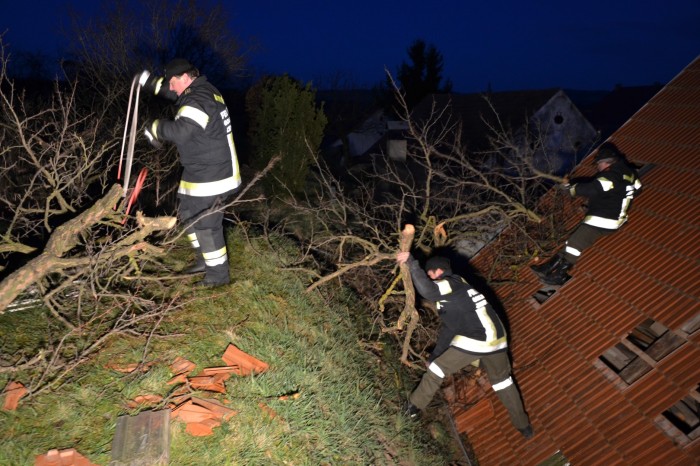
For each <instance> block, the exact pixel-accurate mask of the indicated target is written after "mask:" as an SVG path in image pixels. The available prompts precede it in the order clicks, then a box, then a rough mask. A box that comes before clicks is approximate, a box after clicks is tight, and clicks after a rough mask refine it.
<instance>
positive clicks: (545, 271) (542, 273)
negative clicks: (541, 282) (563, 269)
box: [530, 254, 564, 278]
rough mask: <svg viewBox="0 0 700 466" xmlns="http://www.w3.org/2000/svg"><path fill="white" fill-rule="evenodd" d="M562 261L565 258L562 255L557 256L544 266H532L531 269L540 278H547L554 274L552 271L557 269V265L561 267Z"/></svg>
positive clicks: (544, 263) (543, 264)
mask: <svg viewBox="0 0 700 466" xmlns="http://www.w3.org/2000/svg"><path fill="white" fill-rule="evenodd" d="M562 259H564V258H563V257H562V256H561V254H557V255H556V256H552V257H551V258H550V259H549V260H548V261H546V262H543V263H542V264H536V265H531V266H530V269H531V270H532V271H533V272H534V274H535V275H537V276H538V277H540V278H542V277H546V276H547V275H549V274H550V273H551V272H552V270H553V269H554V268H555V267H557V265H559V262H560V261H561V260H562Z"/></svg>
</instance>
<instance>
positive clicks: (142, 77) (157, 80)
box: [139, 70, 163, 95]
mask: <svg viewBox="0 0 700 466" xmlns="http://www.w3.org/2000/svg"><path fill="white" fill-rule="evenodd" d="M139 86H141V87H142V88H143V89H144V91H146V92H147V93H148V94H153V95H157V94H158V93H159V92H160V89H161V87H162V86H163V78H162V77H159V76H151V72H150V71H148V70H143V71H142V72H141V74H139Z"/></svg>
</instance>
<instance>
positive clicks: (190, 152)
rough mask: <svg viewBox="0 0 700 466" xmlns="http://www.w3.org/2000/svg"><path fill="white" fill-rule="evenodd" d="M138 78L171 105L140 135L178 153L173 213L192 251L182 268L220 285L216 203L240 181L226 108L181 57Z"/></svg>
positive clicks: (224, 268)
mask: <svg viewBox="0 0 700 466" xmlns="http://www.w3.org/2000/svg"><path fill="white" fill-rule="evenodd" d="M139 82H140V84H141V85H142V86H143V87H144V88H145V89H146V90H148V91H150V92H152V93H154V94H156V95H159V96H161V97H165V98H168V99H170V100H174V101H175V104H176V106H177V113H176V116H175V118H174V119H173V120H166V119H162V120H154V121H149V122H147V123H146V128H145V135H146V137H147V138H148V140H149V141H150V142H151V143H152V144H154V145H159V143H160V142H161V141H169V142H173V143H175V145H176V146H177V149H178V152H179V154H180V163H181V165H182V167H183V173H182V178H181V180H180V186H179V189H178V198H179V201H180V202H179V207H178V216H179V217H180V221H181V222H182V224H183V225H184V226H185V229H186V233H187V237H188V239H189V240H190V244H191V245H192V247H194V248H195V256H196V263H195V265H194V266H192V267H190V268H188V269H186V270H185V273H198V272H205V276H204V279H203V280H202V281H201V282H199V283H198V285H199V286H205V287H215V286H221V285H225V284H227V283H229V281H230V278H229V265H228V254H227V252H226V242H225V239H224V232H223V218H224V214H223V210H222V208H223V204H224V203H225V201H226V199H227V198H228V197H230V196H231V195H232V194H233V193H234V192H235V191H236V190H237V189H238V187H239V186H240V185H241V175H240V172H239V168H238V158H237V156H236V147H235V145H234V142H233V134H232V133H231V117H230V115H229V112H228V108H227V107H226V104H225V103H224V99H223V97H222V96H221V93H220V92H219V91H218V90H217V89H216V88H215V87H214V86H213V85H212V84H211V83H209V81H207V78H206V76H200V75H199V71H198V70H197V68H195V67H194V66H193V65H192V64H191V63H190V62H189V61H187V60H184V59H181V58H176V59H174V60H172V61H170V62H169V63H168V64H167V65H166V66H165V76H164V77H162V78H161V77H157V76H151V75H150V73H149V72H148V71H144V72H143V73H142V74H141V76H140V81H139Z"/></svg>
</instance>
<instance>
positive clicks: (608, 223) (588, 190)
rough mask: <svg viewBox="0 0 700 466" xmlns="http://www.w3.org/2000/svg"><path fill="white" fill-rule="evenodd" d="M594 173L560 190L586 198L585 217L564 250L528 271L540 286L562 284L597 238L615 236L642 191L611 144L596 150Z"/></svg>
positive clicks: (622, 158) (630, 169)
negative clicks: (593, 175)
mask: <svg viewBox="0 0 700 466" xmlns="http://www.w3.org/2000/svg"><path fill="white" fill-rule="evenodd" d="M594 161H595V163H596V168H597V174H596V176H595V177H593V178H590V179H586V180H581V181H579V182H576V183H573V184H570V185H569V184H565V185H562V186H561V187H562V188H564V189H567V190H568V191H569V193H570V194H571V196H583V197H586V198H587V199H588V209H587V212H586V216H585V217H584V219H583V221H582V222H581V223H580V224H579V226H578V227H577V228H576V230H574V232H573V233H572V235H571V236H570V237H569V239H568V240H567V241H566V245H565V246H564V249H563V251H561V252H560V253H559V254H557V255H555V256H554V257H552V258H551V259H550V260H549V261H547V262H545V263H543V264H539V265H532V266H530V268H531V269H532V271H533V272H534V273H535V275H537V276H538V277H539V279H540V281H542V282H543V283H545V284H547V285H563V284H564V283H565V282H566V281H567V280H568V279H569V278H571V277H570V276H569V274H568V271H569V269H571V267H573V266H574V264H576V262H577V261H578V260H579V258H580V257H581V254H582V253H583V251H584V250H585V249H586V248H588V247H590V246H592V245H593V243H595V242H596V241H597V240H598V239H599V238H601V237H603V236H607V235H610V234H612V233H615V232H616V231H617V230H619V229H620V227H622V225H624V224H625V222H626V221H627V213H628V210H629V207H630V204H631V203H632V199H633V198H634V195H635V194H636V193H637V191H639V189H641V187H642V183H641V182H640V181H639V178H638V176H637V172H636V170H635V169H634V168H633V167H631V166H630V165H629V164H628V163H627V160H626V158H625V156H624V154H623V153H622V152H620V150H619V149H618V148H617V147H616V146H615V145H614V144H613V143H610V142H606V143H605V144H603V145H602V146H600V148H599V149H598V153H597V154H596V155H595V157H594Z"/></svg>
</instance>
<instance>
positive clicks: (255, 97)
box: [246, 75, 327, 196]
mask: <svg viewBox="0 0 700 466" xmlns="http://www.w3.org/2000/svg"><path fill="white" fill-rule="evenodd" d="M246 107H247V110H248V114H249V116H250V129H249V136H250V141H251V145H252V149H253V166H254V167H255V168H257V169H262V168H264V167H265V166H266V165H267V164H268V163H269V161H270V160H271V159H272V158H273V157H276V156H280V160H279V161H278V162H277V164H276V165H275V167H274V168H273V169H272V171H271V173H270V174H269V175H268V176H267V177H266V178H265V180H263V184H264V186H265V189H266V191H267V193H268V194H269V195H272V196H284V195H285V193H288V192H291V193H292V194H298V193H302V192H303V191H304V189H305V187H306V175H307V173H308V171H309V165H310V163H311V161H312V158H313V154H314V153H316V152H318V148H319V146H320V144H321V139H322V138H323V130H324V128H325V126H326V122H327V120H326V116H325V115H324V113H323V108H316V91H315V90H313V89H312V88H311V84H310V83H309V84H306V85H305V86H302V85H301V84H300V83H299V82H298V81H296V80H294V79H292V78H290V77H289V76H287V75H284V76H276V77H265V78H263V79H262V80H261V81H260V82H259V83H258V84H256V85H255V86H253V87H252V88H251V89H250V90H249V91H248V94H247V95H246Z"/></svg>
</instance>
